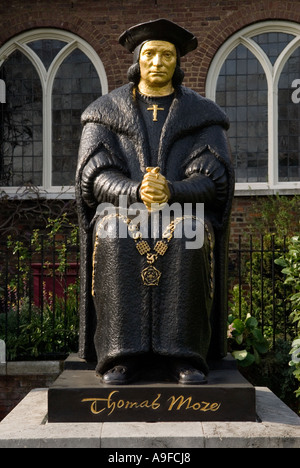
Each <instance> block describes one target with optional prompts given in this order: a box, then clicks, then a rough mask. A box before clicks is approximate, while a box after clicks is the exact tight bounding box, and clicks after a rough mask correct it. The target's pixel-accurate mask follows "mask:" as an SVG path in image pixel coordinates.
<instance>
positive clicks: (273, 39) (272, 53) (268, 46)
mask: <svg viewBox="0 0 300 468" xmlns="http://www.w3.org/2000/svg"><path fill="white" fill-rule="evenodd" d="M294 37H295V36H293V35H292V34H284V33H279V32H271V33H264V34H259V35H258V36H254V37H252V39H253V40H254V41H255V42H256V43H257V44H258V45H259V46H260V47H261V48H262V49H263V50H264V52H265V53H266V54H267V56H268V58H269V59H270V61H271V63H272V65H274V63H275V62H276V60H277V58H278V57H279V55H280V54H281V52H282V51H283V50H284V49H285V48H286V46H287V45H288V44H289V43H290V42H291V41H292V40H293V39H294Z"/></svg>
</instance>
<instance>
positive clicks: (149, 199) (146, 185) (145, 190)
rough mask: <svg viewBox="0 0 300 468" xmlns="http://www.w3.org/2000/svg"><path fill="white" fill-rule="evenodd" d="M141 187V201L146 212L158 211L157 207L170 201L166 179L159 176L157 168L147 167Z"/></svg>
mask: <svg viewBox="0 0 300 468" xmlns="http://www.w3.org/2000/svg"><path fill="white" fill-rule="evenodd" d="M146 171H147V172H146V174H145V175H144V177H143V180H142V185H141V199H142V201H143V203H144V205H145V206H146V207H147V209H148V211H152V210H153V208H154V209H158V208H159V205H162V204H164V203H167V202H168V200H169V199H170V196H171V194H170V189H169V186H168V182H167V180H166V178H165V177H164V176H163V175H162V174H160V172H159V171H160V168H159V167H147V168H146Z"/></svg>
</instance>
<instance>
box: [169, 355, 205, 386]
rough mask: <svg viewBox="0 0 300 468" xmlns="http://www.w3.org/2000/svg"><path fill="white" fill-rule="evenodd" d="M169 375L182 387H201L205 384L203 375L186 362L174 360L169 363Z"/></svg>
mask: <svg viewBox="0 0 300 468" xmlns="http://www.w3.org/2000/svg"><path fill="white" fill-rule="evenodd" d="M171 373H172V375H173V377H174V378H175V379H176V380H177V382H178V383H180V384H183V385H203V384H206V383H207V378H206V376H205V374H204V373H203V372H202V371H201V370H199V369H197V368H196V367H194V366H192V365H191V364H189V363H188V362H187V361H184V360H178V359H175V360H174V361H172V363H171Z"/></svg>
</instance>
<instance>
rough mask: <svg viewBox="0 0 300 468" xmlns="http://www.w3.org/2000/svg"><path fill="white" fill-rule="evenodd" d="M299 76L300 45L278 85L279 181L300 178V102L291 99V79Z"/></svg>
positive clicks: (287, 64)
mask: <svg viewBox="0 0 300 468" xmlns="http://www.w3.org/2000/svg"><path fill="white" fill-rule="evenodd" d="M299 78H300V47H298V49H296V50H295V52H294V53H293V54H292V55H291V57H290V58H289V60H288V61H287V63H286V65H285V67H284V69H283V71H282V73H281V76H280V80H279V85H278V164H279V168H278V170H279V181H280V182H284V181H288V182H292V181H299V179H300V103H299V102H296V101H295V99H293V93H294V92H295V89H294V88H293V87H292V84H293V81H294V80H297V79H299Z"/></svg>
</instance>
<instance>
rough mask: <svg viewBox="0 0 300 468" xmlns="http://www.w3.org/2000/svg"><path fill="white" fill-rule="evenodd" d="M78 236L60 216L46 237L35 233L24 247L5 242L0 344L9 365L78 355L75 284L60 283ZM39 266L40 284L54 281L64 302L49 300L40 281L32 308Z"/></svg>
mask: <svg viewBox="0 0 300 468" xmlns="http://www.w3.org/2000/svg"><path fill="white" fill-rule="evenodd" d="M66 228H67V230H68V231H69V235H66V234H65V233H66ZM77 231H78V228H77V227H76V226H75V225H73V224H72V223H70V222H68V219H67V215H66V214H64V215H63V216H62V217H60V218H55V219H48V225H47V231H46V232H43V233H41V232H40V231H39V230H35V231H34V232H33V235H32V237H31V239H30V241H29V242H26V241H24V240H19V239H16V238H13V237H11V236H8V239H7V251H8V252H10V253H11V257H10V258H9V269H8V271H5V268H3V267H2V273H1V265H0V280H2V282H3V285H4V286H5V283H6V282H8V284H6V286H5V287H2V288H1V289H0V306H2V310H3V311H5V312H6V313H0V339H4V340H5V341H6V349H7V355H8V359H10V360H14V359H36V358H39V359H40V358H45V357H46V356H49V357H50V355H51V356H53V355H54V354H55V355H56V356H57V355H60V354H61V353H63V354H67V353H69V352H76V351H77V350H78V326H79V324H78V297H79V294H78V292H79V282H78V279H77V281H76V283H75V284H70V285H69V286H66V284H65V280H64V275H65V273H66V271H67V268H68V266H69V259H68V258H67V253H68V252H70V251H71V256H72V262H74V260H75V261H77V260H78V258H77V255H78V249H77ZM14 259H15V260H14ZM41 261H42V268H43V270H42V273H43V275H42V276H41V279H42V278H43V279H44V280H45V278H46V276H49V275H50V276H52V277H53V275H55V282H56V281H59V282H60V283H61V285H63V286H64V293H63V296H64V297H58V296H57V295H55V297H53V293H52V292H51V291H47V290H46V287H45V282H44V281H43V284H42V289H43V291H42V298H41V299H42V301H41V306H37V305H36V304H35V303H33V301H32V293H33V291H32V284H33V283H32V263H33V262H37V263H40V262H41ZM50 264H52V266H51V267H50V268H49V266H50ZM1 275H2V276H1Z"/></svg>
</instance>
